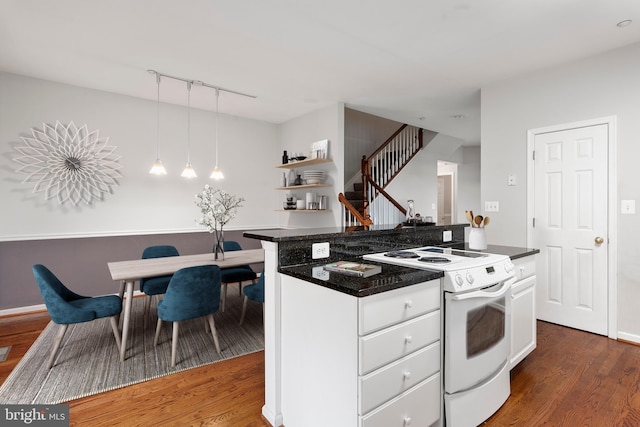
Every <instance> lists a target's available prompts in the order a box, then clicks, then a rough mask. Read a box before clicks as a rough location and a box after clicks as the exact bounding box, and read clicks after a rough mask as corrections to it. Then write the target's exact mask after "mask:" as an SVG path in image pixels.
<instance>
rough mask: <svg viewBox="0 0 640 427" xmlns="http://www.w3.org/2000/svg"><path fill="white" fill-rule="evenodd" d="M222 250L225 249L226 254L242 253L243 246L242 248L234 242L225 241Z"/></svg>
mask: <svg viewBox="0 0 640 427" xmlns="http://www.w3.org/2000/svg"><path fill="white" fill-rule="evenodd" d="M222 249H224V251H225V252H232V251H241V250H242V246H240V243H238V242H235V241H233V240H225V241H224V242H222Z"/></svg>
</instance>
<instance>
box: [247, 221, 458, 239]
mask: <svg viewBox="0 0 640 427" xmlns="http://www.w3.org/2000/svg"><path fill="white" fill-rule="evenodd" d="M466 226H468V224H467V225H466ZM464 227H465V224H454V225H432V226H421V227H403V228H400V229H398V228H396V227H394V226H392V225H380V226H372V228H370V229H369V230H364V229H360V228H358V229H355V230H348V229H347V228H345V227H326V228H295V229H285V228H271V229H264V230H251V231H245V232H244V233H243V236H244V237H247V238H249V239H258V240H265V241H268V242H287V241H295V240H300V239H303V240H308V239H309V238H314V239H328V238H336V237H348V238H349V239H358V238H359V237H366V238H371V237H372V236H377V237H379V236H385V235H390V234H392V235H410V234H411V232H412V231H415V230H416V229H417V230H418V231H420V232H424V231H425V230H428V229H431V230H449V229H451V228H456V229H457V228H460V229H463V228H464Z"/></svg>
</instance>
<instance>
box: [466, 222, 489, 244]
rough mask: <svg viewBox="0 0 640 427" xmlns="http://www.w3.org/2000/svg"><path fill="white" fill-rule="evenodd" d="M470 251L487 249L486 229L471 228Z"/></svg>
mask: <svg viewBox="0 0 640 427" xmlns="http://www.w3.org/2000/svg"><path fill="white" fill-rule="evenodd" d="M469 249H487V236H486V235H485V234H484V228H477V227H471V230H469Z"/></svg>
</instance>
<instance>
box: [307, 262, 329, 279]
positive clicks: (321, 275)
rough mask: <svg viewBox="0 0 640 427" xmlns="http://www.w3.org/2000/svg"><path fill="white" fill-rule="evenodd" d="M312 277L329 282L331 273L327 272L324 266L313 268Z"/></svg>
mask: <svg viewBox="0 0 640 427" xmlns="http://www.w3.org/2000/svg"><path fill="white" fill-rule="evenodd" d="M311 277H313V278H314V279H319V280H324V281H327V280H329V272H328V271H327V270H325V269H324V267H322V266H320V267H313V268H312V269H311Z"/></svg>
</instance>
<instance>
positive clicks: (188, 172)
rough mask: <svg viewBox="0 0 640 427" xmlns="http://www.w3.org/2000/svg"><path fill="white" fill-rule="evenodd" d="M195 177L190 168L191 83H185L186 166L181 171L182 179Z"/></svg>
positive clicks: (193, 171) (194, 172)
mask: <svg viewBox="0 0 640 427" xmlns="http://www.w3.org/2000/svg"><path fill="white" fill-rule="evenodd" d="M197 176H198V175H196V171H195V170H193V168H192V167H191V82H187V165H186V166H185V167H184V170H183V171H182V177H183V178H188V179H191V178H196V177H197Z"/></svg>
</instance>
